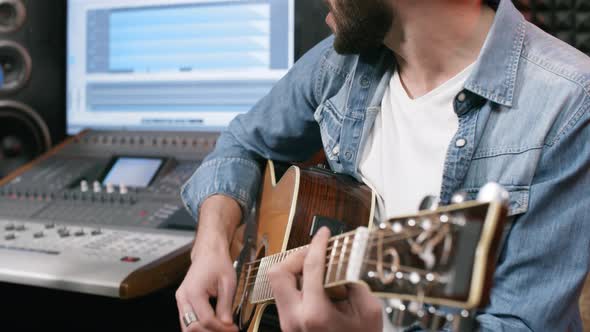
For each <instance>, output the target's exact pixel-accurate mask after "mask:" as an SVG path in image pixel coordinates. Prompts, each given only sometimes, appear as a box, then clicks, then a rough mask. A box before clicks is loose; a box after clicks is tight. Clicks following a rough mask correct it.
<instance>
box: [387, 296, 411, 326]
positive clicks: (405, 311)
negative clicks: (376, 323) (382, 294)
mask: <svg viewBox="0 0 590 332" xmlns="http://www.w3.org/2000/svg"><path fill="white" fill-rule="evenodd" d="M387 304H388V305H387V306H386V307H385V312H386V313H387V317H388V318H389V321H390V322H391V325H392V326H393V327H394V328H396V330H397V329H406V328H408V327H410V326H412V325H413V324H414V323H415V322H416V320H417V319H418V317H417V316H416V314H415V313H413V312H412V311H411V310H410V308H409V307H408V304H409V303H408V302H405V301H401V300H398V299H390V300H388V301H387Z"/></svg>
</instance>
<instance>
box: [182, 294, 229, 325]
mask: <svg viewBox="0 0 590 332" xmlns="http://www.w3.org/2000/svg"><path fill="white" fill-rule="evenodd" d="M189 301H190V305H191V307H192V308H193V309H194V310H195V314H196V316H197V319H198V323H197V324H198V325H199V326H200V327H202V328H204V329H205V330H210V331H211V330H212V331H233V330H236V329H235V328H234V327H232V326H231V325H229V324H224V323H223V322H222V321H221V320H220V319H219V318H217V317H216V316H215V312H214V311H213V308H212V307H211V304H210V303H209V295H207V294H200V295H198V296H193V297H191V298H190V299H189ZM199 330H200V329H199Z"/></svg>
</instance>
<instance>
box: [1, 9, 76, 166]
mask: <svg viewBox="0 0 590 332" xmlns="http://www.w3.org/2000/svg"><path fill="white" fill-rule="evenodd" d="M65 27H66V0H0V69H1V70H0V178H1V177H2V176H4V175H6V174H7V173H8V172H10V171H11V170H14V169H15V168H16V167H18V166H20V165H22V164H24V163H26V162H27V161H29V160H31V159H33V158H34V157H36V156H38V155H39V154H41V153H42V152H44V151H46V150H47V149H49V148H50V147H51V145H52V144H53V143H56V142H59V141H60V140H62V139H63V137H64V136H65V63H66V29H65Z"/></svg>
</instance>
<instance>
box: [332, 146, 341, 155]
mask: <svg viewBox="0 0 590 332" xmlns="http://www.w3.org/2000/svg"><path fill="white" fill-rule="evenodd" d="M332 154H333V155H335V156H337V155H339V154H340V145H336V146H335V147H334V148H333V149H332Z"/></svg>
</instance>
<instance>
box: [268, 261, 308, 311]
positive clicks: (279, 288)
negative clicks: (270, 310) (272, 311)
mask: <svg viewBox="0 0 590 332" xmlns="http://www.w3.org/2000/svg"><path fill="white" fill-rule="evenodd" d="M306 252H307V250H305V249H302V250H300V251H297V252H295V253H293V254H291V255H289V257H287V258H286V259H285V260H284V261H283V262H281V263H280V264H277V265H275V266H273V267H272V268H271V269H270V271H268V278H269V280H270V285H271V287H272V292H273V295H274V298H275V301H276V303H277V309H278V310H279V315H281V314H282V315H283V316H284V315H285V314H286V313H287V310H289V309H292V308H295V307H297V304H298V303H299V302H300V301H301V292H300V291H299V289H298V288H297V278H298V276H299V275H300V274H301V273H302V272H303V262H304V261H305V255H306Z"/></svg>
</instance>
